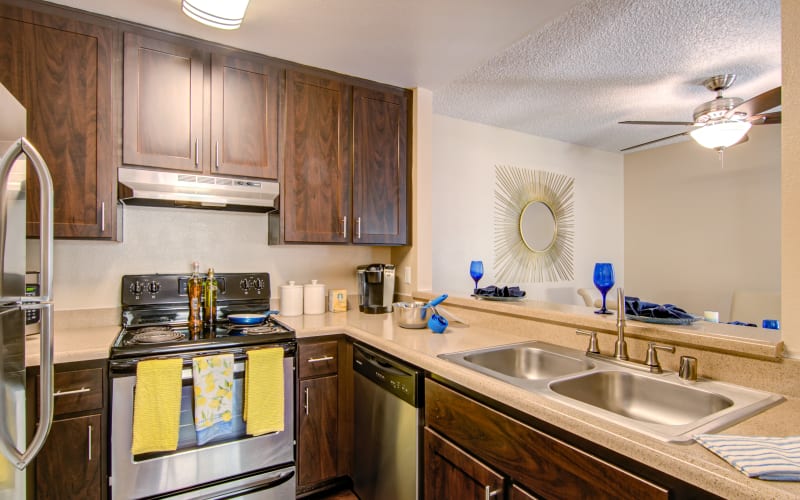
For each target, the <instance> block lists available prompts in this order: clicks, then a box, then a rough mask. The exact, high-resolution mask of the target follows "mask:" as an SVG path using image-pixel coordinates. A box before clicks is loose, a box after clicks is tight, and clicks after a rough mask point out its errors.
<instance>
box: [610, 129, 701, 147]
mask: <svg viewBox="0 0 800 500" xmlns="http://www.w3.org/2000/svg"><path fill="white" fill-rule="evenodd" d="M688 134H689V132H688V131H686V132H681V133H680V134H675V135H668V136H667V137H662V138H661V139H656V140H653V141H647V142H643V143H641V144H637V145H635V146H631V147H628V148H625V149H620V151H629V150H631V149H636V148H640V147H642V146H647V145H648V144H653V143H656V142H661V141H666V140H667V139H672V138H675V137H680V136H682V135H688Z"/></svg>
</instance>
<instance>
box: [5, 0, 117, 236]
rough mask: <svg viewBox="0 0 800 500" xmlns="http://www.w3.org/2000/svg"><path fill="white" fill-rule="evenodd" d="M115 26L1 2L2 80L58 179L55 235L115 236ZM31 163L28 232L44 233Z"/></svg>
mask: <svg viewBox="0 0 800 500" xmlns="http://www.w3.org/2000/svg"><path fill="white" fill-rule="evenodd" d="M112 41H113V31H112V30H111V29H108V28H104V27H100V26H94V25H91V24H88V23H85V22H81V21H78V20H73V19H68V18H62V17H59V16H54V15H49V14H43V13H39V12H35V11H28V10H25V9H19V8H15V7H11V6H7V5H2V6H0V54H3V59H4V61H3V63H2V64H0V83H2V84H3V86H5V87H6V88H7V89H8V91H9V92H11V94H12V95H14V97H15V98H16V99H17V100H18V101H20V103H21V104H22V105H23V106H24V107H25V109H26V112H27V133H26V135H27V137H28V139H29V140H30V141H31V143H33V145H34V146H35V147H36V148H37V149H38V150H39V152H40V153H41V155H42V157H43V158H44V160H45V162H46V163H47V166H48V168H49V170H50V174H51V176H52V179H53V188H54V191H55V197H54V234H55V236H56V237H57V238H89V239H93V238H99V239H103V238H111V237H112V236H113V235H114V234H116V231H115V224H116V217H115V215H114V214H115V210H116V205H115V196H114V192H115V188H116V186H115V184H116V174H115V167H114V164H113V154H112V145H113V142H114V141H113V138H112V134H113V130H112V129H113V127H112V118H111V113H112V105H111V88H112V78H111V68H112ZM35 179H36V177H35V174H34V172H33V171H32V170H31V169H30V168H29V169H28V186H27V190H28V193H27V199H28V208H27V218H28V219H27V220H28V224H27V233H28V236H30V237H35V236H37V235H38V234H39V221H40V215H39V195H40V194H39V193H40V191H39V184H38V182H37V181H36V180H35Z"/></svg>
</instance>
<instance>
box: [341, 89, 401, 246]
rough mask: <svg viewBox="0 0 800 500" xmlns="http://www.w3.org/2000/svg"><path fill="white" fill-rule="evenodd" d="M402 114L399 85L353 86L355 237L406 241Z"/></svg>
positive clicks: (382, 242) (371, 242) (355, 239)
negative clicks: (394, 87)
mask: <svg viewBox="0 0 800 500" xmlns="http://www.w3.org/2000/svg"><path fill="white" fill-rule="evenodd" d="M407 115H408V100H407V98H406V95H405V93H404V92H403V91H397V92H389V91H377V90H369V89H364V88H360V87H355V88H354V89H353V217H355V228H354V233H353V242H354V243H361V244H365V245H389V244H394V245H404V244H406V243H408V227H407V220H408V217H407V202H408V192H407V190H408V181H407V177H408V167H407V161H406V136H407V127H408V120H407Z"/></svg>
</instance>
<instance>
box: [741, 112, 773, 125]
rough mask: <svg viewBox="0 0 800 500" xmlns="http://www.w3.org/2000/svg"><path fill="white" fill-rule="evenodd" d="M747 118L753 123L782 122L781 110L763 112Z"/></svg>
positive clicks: (771, 123) (770, 123) (769, 123)
mask: <svg viewBox="0 0 800 500" xmlns="http://www.w3.org/2000/svg"><path fill="white" fill-rule="evenodd" d="M747 120H748V121H749V122H750V123H752V124H753V125H774V124H776V123H780V122H781V112H780V111H775V112H774V113H761V114H760V115H753V116H751V117H750V118H748V119H747Z"/></svg>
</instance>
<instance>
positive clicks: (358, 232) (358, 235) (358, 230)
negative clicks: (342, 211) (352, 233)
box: [356, 217, 361, 240]
mask: <svg viewBox="0 0 800 500" xmlns="http://www.w3.org/2000/svg"><path fill="white" fill-rule="evenodd" d="M356 239H359V240H360V239H361V217H356Z"/></svg>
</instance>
